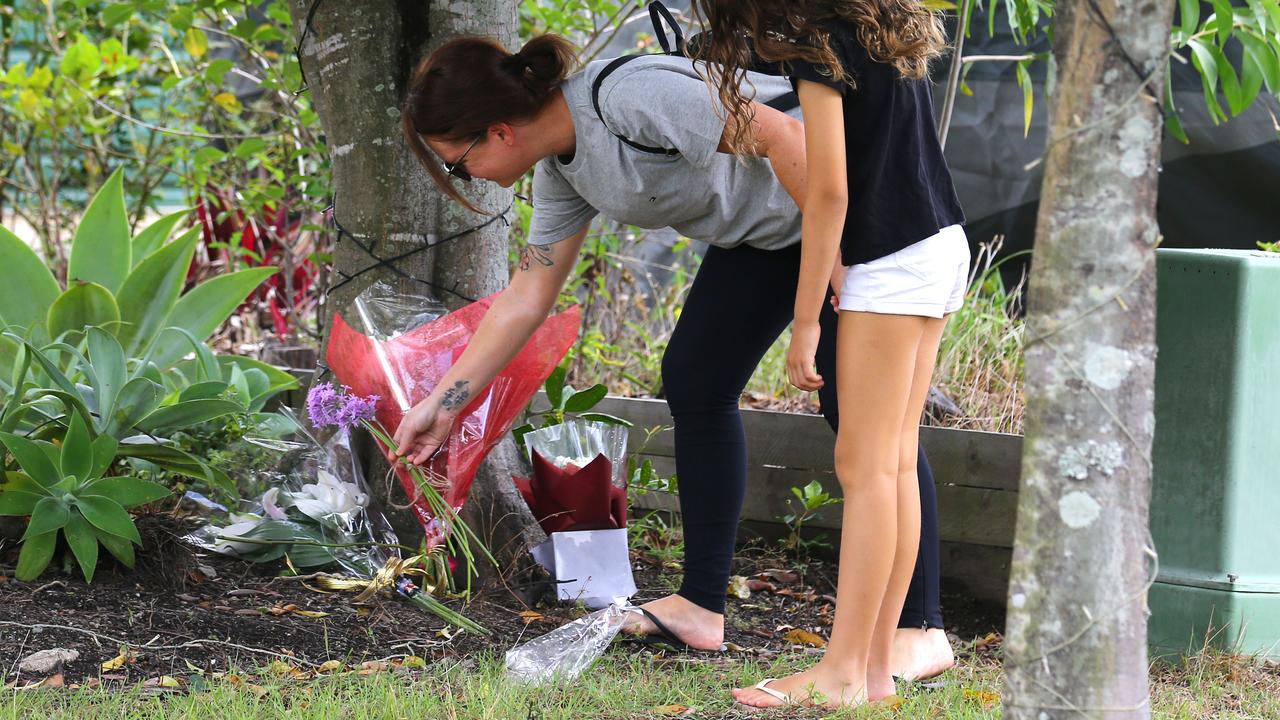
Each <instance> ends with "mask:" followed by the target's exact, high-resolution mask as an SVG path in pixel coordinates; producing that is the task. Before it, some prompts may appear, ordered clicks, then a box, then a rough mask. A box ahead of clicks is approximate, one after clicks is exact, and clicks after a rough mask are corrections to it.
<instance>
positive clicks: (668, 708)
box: [653, 705, 691, 715]
mask: <svg viewBox="0 0 1280 720" xmlns="http://www.w3.org/2000/svg"><path fill="white" fill-rule="evenodd" d="M690 709H691V708H690V707H689V706H687V705H662V706H660V707H656V708H654V709H653V711H654V712H656V713H658V714H659V715H684V714H686V713H688V712H689V710H690Z"/></svg>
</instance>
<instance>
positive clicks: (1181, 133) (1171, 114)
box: [1164, 68, 1191, 145]
mask: <svg viewBox="0 0 1280 720" xmlns="http://www.w3.org/2000/svg"><path fill="white" fill-rule="evenodd" d="M1164 124H1165V127H1167V128H1169V132H1171V133H1173V136H1174V137H1175V138H1177V139H1178V141H1179V142H1181V143H1182V144H1183V145H1186V144H1189V143H1190V142H1191V140H1190V139H1189V138H1188V137H1187V131H1186V130H1183V129H1182V120H1181V118H1179V117H1178V107H1177V105H1175V104H1174V99H1173V72H1171V69H1170V68H1166V69H1165V73H1164Z"/></svg>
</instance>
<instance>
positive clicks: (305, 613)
mask: <svg viewBox="0 0 1280 720" xmlns="http://www.w3.org/2000/svg"><path fill="white" fill-rule="evenodd" d="M293 614H294V615H301V616H302V617H309V618H313V619H316V618H322V617H329V613H327V612H320V611H319V610H294V611H293Z"/></svg>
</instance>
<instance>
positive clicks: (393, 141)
mask: <svg viewBox="0 0 1280 720" xmlns="http://www.w3.org/2000/svg"><path fill="white" fill-rule="evenodd" d="M317 1H319V2H320V4H319V5H318V6H317V7H315V8H314V9H315V13H314V15H313V16H312V19H311V23H310V28H309V29H308V30H306V33H307V35H306V41H305V42H304V43H303V45H302V47H301V61H302V67H303V70H304V72H305V75H306V78H307V81H308V85H309V87H310V90H309V92H310V96H311V99H312V103H313V105H314V108H315V110H316V112H317V113H318V114H319V116H320V121H321V124H322V126H323V127H324V131H325V136H326V141H327V144H328V147H329V152H330V157H331V161H332V175H333V188H334V205H335V210H334V212H335V219H336V220H337V222H338V223H339V224H340V225H341V226H342V228H344V229H345V230H346V231H347V232H349V233H351V234H352V235H355V236H356V238H357V239H358V240H359V241H360V244H363V245H365V246H370V247H372V248H373V250H374V252H375V253H377V254H378V255H380V256H382V257H391V256H395V255H399V254H400V253H403V252H406V251H409V250H413V249H415V248H418V247H421V245H422V244H424V243H427V244H435V243H437V242H440V241H441V240H442V239H443V238H447V237H449V236H451V235H453V234H455V233H457V232H459V231H462V230H466V229H467V228H470V227H474V226H477V225H480V224H481V223H483V222H484V221H486V220H488V219H489V218H488V217H486V216H482V215H475V214H472V213H470V212H469V211H467V210H465V209H464V208H461V207H459V206H457V205H455V204H453V203H451V202H449V201H448V200H447V199H445V198H444V197H443V195H442V194H441V193H440V192H439V191H437V190H436V188H435V187H434V186H433V185H432V183H431V180H430V178H429V177H428V176H427V174H426V172H425V171H424V170H423V169H422V167H421V166H420V165H419V164H418V161H417V159H416V158H415V156H414V155H413V154H412V152H411V151H410V150H409V149H408V147H407V146H406V145H405V143H404V141H403V139H402V138H401V134H400V125H399V123H400V107H401V104H402V102H403V99H404V93H405V89H406V85H407V82H408V79H409V75H410V73H411V72H412V70H413V67H414V66H415V65H416V64H417V62H418V60H419V59H420V58H422V57H423V56H425V55H426V54H427V53H429V52H430V51H431V50H432V49H434V48H435V47H438V46H439V45H440V44H442V43H444V42H445V41H447V40H449V39H451V38H453V37H457V36H459V35H465V34H480V35H489V36H493V37H496V38H497V39H499V40H500V41H502V42H503V43H504V44H506V45H508V46H510V45H511V44H512V43H514V42H515V41H516V32H517V29H518V19H517V14H516V8H517V5H516V3H515V2H510V1H508V0H480V1H477V2H467V3H457V2H454V3H432V2H423V1H420V0H419V1H416V2H415V1H413V0H360V1H359V2H349V1H347V2H339V1H337V0H328V1H327V2H326V1H325V0H292V2H291V5H290V9H291V12H292V16H293V23H294V28H295V33H296V35H298V36H301V35H302V33H303V31H304V25H305V24H306V21H307V16H308V13H309V11H311V10H312V9H313V8H312V6H313V4H314V3H315V2H317ZM466 190H467V192H468V193H469V196H470V197H471V198H472V200H473V201H474V202H475V203H476V204H477V206H478V207H481V208H486V209H489V210H492V211H494V212H499V211H502V210H504V209H506V208H507V207H509V206H510V205H511V199H512V195H511V192H510V191H509V190H505V189H503V188H500V187H498V186H496V185H494V184H492V183H473V184H472V185H470V186H468V187H467V189H466ZM333 264H334V269H335V271H336V272H335V275H337V276H336V277H335V283H341V284H339V285H335V286H334V287H333V288H332V290H331V292H330V293H329V295H328V298H327V301H326V303H325V307H324V310H323V314H324V319H325V327H326V328H329V327H331V325H332V323H331V320H332V317H333V313H334V312H341V311H343V310H344V309H346V308H347V307H349V306H350V304H351V301H352V300H353V299H354V298H355V297H356V296H357V295H358V294H359V293H360V292H361V291H363V290H364V289H365V288H367V287H368V286H369V285H370V284H372V283H373V282H375V281H379V280H381V281H385V282H387V283H390V284H391V285H392V286H393V287H395V288H396V289H397V290H400V291H403V292H406V293H412V294H416V295H435V296H436V297H437V298H438V299H440V300H441V301H443V302H444V303H445V304H446V305H447V306H448V307H449V308H450V309H456V308H457V307H460V306H461V305H463V304H465V302H466V301H465V300H462V299H461V298H460V297H458V296H459V295H461V296H464V297H470V298H480V297H484V296H486V295H489V294H491V293H494V292H497V291H498V290H501V289H502V288H503V287H504V286H505V285H506V284H507V280H508V277H509V275H508V267H507V224H506V223H505V222H502V221H498V222H493V223H490V224H489V225H488V226H487V227H485V228H483V229H481V230H479V231H477V232H474V233H471V234H468V235H467V236H465V237H463V238H460V239H458V240H457V241H454V242H449V243H446V244H444V245H441V246H440V247H438V248H432V249H428V250H424V251H422V252H419V253H417V254H415V255H413V256H411V257H410V258H407V259H405V260H403V261H401V262H399V263H398V264H397V267H398V268H399V269H400V270H401V271H402V272H403V273H405V274H406V275H409V276H411V277H413V278H418V279H421V280H425V281H427V282H428V283H433V284H434V288H433V287H432V286H431V285H428V284H425V283H422V282H417V281H415V280H411V279H407V278H405V277H403V276H401V275H399V274H397V273H395V272H393V271H391V270H388V269H387V268H382V267H372V266H374V265H376V263H375V261H374V260H373V258H371V257H370V256H369V254H368V253H367V252H365V251H364V250H362V249H361V248H360V247H359V245H357V244H356V242H354V241H353V240H352V238H351V237H348V236H345V235H344V236H342V237H340V238H339V241H338V243H337V245H336V247H335V250H334V259H333ZM371 267H372V269H368V270H367V271H366V269H367V268H371ZM338 273H341V274H338ZM357 274H358V277H356V278H355V279H354V280H352V281H350V282H346V283H342V277H343V275H345V276H347V277H351V276H356V275H357ZM441 288H446V289H447V290H441ZM450 291H452V292H450ZM454 293H457V294H454ZM324 342H325V345H326V346H327V343H328V336H327V333H326V337H325V341H324ZM321 357H323V351H322V353H321ZM366 441H367V439H366ZM367 442H369V445H368V446H366V447H365V448H363V450H364V452H363V453H362V454H363V456H364V457H366V458H367V459H368V466H367V468H366V470H367V472H368V475H367V477H369V478H371V479H372V478H381V477H383V476H384V475H385V473H386V465H385V462H384V461H383V460H382V459H381V457H380V455H379V454H378V453H376V452H373V451H372V447H371V441H367ZM521 465H522V463H521V459H520V457H519V456H518V454H517V453H516V452H515V450H514V445H512V443H511V441H510V440H506V441H504V443H503V445H502V446H500V447H499V449H498V451H497V452H495V453H493V455H492V456H491V458H490V459H489V460H486V461H485V463H484V465H483V466H482V468H481V470H480V473H479V474H478V475H477V477H476V480H475V484H474V485H473V488H472V491H471V497H470V499H469V501H468V503H467V510H466V511H465V514H466V516H467V517H468V519H469V520H470V521H471V522H472V523H477V522H478V521H479V522H482V523H487V524H478V525H477V524H473V525H472V527H473V528H475V529H476V531H477V533H478V534H479V535H480V536H481V537H482V538H484V539H486V540H487V541H488V544H489V546H490V547H491V549H493V551H494V554H495V556H496V557H497V559H498V560H499V563H500V565H501V566H502V570H503V571H504V572H509V571H510V572H518V571H520V570H522V569H526V568H528V567H529V563H530V561H529V560H528V559H527V558H528V553H527V552H526V549H525V546H526V544H527V543H528V542H531V541H537V540H539V539H540V536H541V529H540V528H539V527H538V525H537V523H536V522H535V521H534V519H533V517H532V515H531V514H530V513H529V510H528V507H527V506H526V505H525V503H524V500H523V499H522V498H521V496H520V494H519V492H518V491H516V489H515V487H514V485H513V484H512V482H511V476H512V474H513V473H517V474H518V473H521V472H522V467H521ZM370 485H371V486H372V488H373V491H374V492H375V494H377V495H379V496H380V498H379V499H380V500H381V501H382V502H383V506H384V507H385V508H386V509H387V511H388V517H389V519H390V520H391V523H392V526H393V527H394V528H395V530H396V532H397V534H398V535H400V539H401V542H402V543H404V544H409V545H416V544H417V542H418V541H419V540H420V539H421V538H422V528H421V527H420V526H419V525H418V523H417V521H416V520H415V519H414V517H413V515H412V513H410V512H408V511H405V510H397V509H396V507H397V506H400V507H403V505H404V504H405V503H406V502H407V498H405V496H404V494H403V493H402V492H400V491H399V490H398V489H395V488H398V485H396V484H395V483H391V484H386V483H381V482H371V483H370ZM499 519H500V521H499ZM486 570H488V569H486ZM486 576H487V577H486V579H494V578H493V577H492V574H491V573H486Z"/></svg>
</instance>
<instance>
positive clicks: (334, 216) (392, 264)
mask: <svg viewBox="0 0 1280 720" xmlns="http://www.w3.org/2000/svg"><path fill="white" fill-rule="evenodd" d="M336 203H337V198H336V197H335V198H334V203H333V204H330V205H329V207H328V208H327V210H326V213H328V215H329V219H330V221H331V222H332V223H333V226H334V228H336V229H337V231H338V240H339V242H341V240H342V237H343V236H344V235H345V236H346V237H348V238H351V241H352V242H354V243H355V245H356V247H358V248H360V249H361V250H363V251H364V253H365V254H366V255H368V256H369V257H370V258H372V259H373V261H374V262H373V264H372V265H369V266H368V267H365V268H364V269H362V270H359V271H357V272H355V273H351V274H348V273H345V272H343V271H342V270H338V269H336V268H335V269H334V272H336V273H338V275H340V276H342V280H340V281H339V282H338V283H337V284H336V285H334V286H332V287H330V288H329V292H333V291H334V290H337V289H339V288H341V287H342V286H344V285H346V284H347V283H349V282H351V281H352V280H355V279H356V278H358V277H360V276H361V275H364V274H365V273H367V272H369V271H370V270H374V269H377V268H384V269H386V270H388V271H390V272H391V273H393V274H395V275H397V276H399V277H401V278H403V279H405V280H412V281H413V282H416V283H420V284H422V285H426V286H427V287H429V288H431V289H433V290H439V291H442V292H446V293H449V294H450V295H453V296H454V297H456V298H459V299H461V300H465V301H466V302H475V301H476V298H473V297H469V296H467V295H463V294H462V293H460V292H458V283H456V282H455V283H454V284H453V286H452V287H445V286H444V285H441V284H439V283H435V282H432V281H430V280H424V279H422V278H420V277H416V276H414V275H412V274H410V273H407V272H405V271H404V270H401V269H400V268H398V267H396V263H398V262H400V261H401V260H405V259H407V258H410V257H412V256H414V255H416V254H418V253H420V252H422V251H423V250H428V249H431V248H436V247H440V246H441V245H444V244H445V243H449V242H453V241H454V240H457V239H459V238H463V237H466V236H468V235H471V234H473V233H476V232H479V231H480V230H483V229H484V228H487V227H489V226H490V225H492V224H493V223H495V222H498V221H502V223H503V224H504V225H510V224H511V223H510V221H508V220H507V213H508V212H510V211H511V208H512V205H508V206H507V208H506V209H505V210H503V211H502V212H500V213H498V214H497V215H494V216H493V217H491V218H489V219H488V220H486V221H484V222H483V223H480V224H479V225H474V226H472V227H469V228H467V229H466V230H462V231H459V232H456V233H454V234H452V235H450V236H449V237H446V238H444V239H443V240H440V241H438V242H434V243H423V244H421V245H419V246H418V247H415V248H412V249H410V250H406V251H405V252H402V253H400V254H399V255H393V256H391V257H385V258H384V257H382V256H381V255H378V254H377V253H376V252H374V250H373V243H372V242H370V243H369V244H367V245H366V244H365V243H363V242H361V241H360V238H359V237H358V236H357V235H355V234H354V233H352V232H351V231H349V230H347V229H346V228H344V227H342V223H340V222H339V221H338V212H337V206H336Z"/></svg>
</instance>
